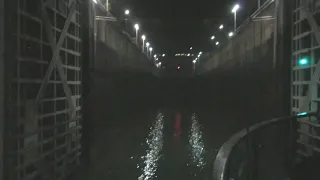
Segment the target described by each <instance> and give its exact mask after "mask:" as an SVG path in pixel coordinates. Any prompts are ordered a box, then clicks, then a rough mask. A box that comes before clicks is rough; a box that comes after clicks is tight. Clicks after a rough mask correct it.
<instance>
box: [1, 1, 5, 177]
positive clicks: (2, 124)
mask: <svg viewBox="0 0 320 180" xmlns="http://www.w3.org/2000/svg"><path fill="white" fill-rule="evenodd" d="M4 13H5V11H4V0H0V180H3V166H4V162H3V158H4V156H3V150H4V148H3V146H4V142H3V141H4V121H5V115H4V112H5V102H4V97H5V91H4V89H5V81H4V79H5V78H4V76H5V68H4V65H5V64H4V47H5V46H4V42H5V40H4V37H5V36H4V26H5V23H4V17H5V15H4Z"/></svg>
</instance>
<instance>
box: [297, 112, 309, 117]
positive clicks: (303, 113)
mask: <svg viewBox="0 0 320 180" xmlns="http://www.w3.org/2000/svg"><path fill="white" fill-rule="evenodd" d="M307 114H308V113H307V112H301V113H298V114H297V116H305V115H307Z"/></svg>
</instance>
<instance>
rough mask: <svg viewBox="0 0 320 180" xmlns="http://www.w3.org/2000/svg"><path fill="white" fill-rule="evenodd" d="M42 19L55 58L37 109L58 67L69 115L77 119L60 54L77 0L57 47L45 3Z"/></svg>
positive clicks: (73, 1)
mask: <svg viewBox="0 0 320 180" xmlns="http://www.w3.org/2000/svg"><path fill="white" fill-rule="evenodd" d="M41 9H42V18H43V22H44V23H45V29H46V32H47V36H48V40H49V42H50V46H51V49H52V50H53V56H52V59H51V62H50V65H49V67H48V71H47V72H46V75H45V77H44V79H43V82H42V84H41V87H40V89H39V92H38V94H37V98H36V102H35V106H36V107H35V109H37V107H38V106H39V101H40V98H41V96H42V94H43V92H44V90H45V88H46V86H47V84H48V81H49V79H50V77H51V74H52V72H53V69H54V67H57V69H58V73H59V75H60V78H61V81H62V84H63V89H64V92H65V94H66V97H67V100H68V103H69V106H70V111H69V115H70V118H74V117H75V112H76V111H75V104H74V102H73V100H72V94H71V91H70V88H69V86H68V84H67V80H66V76H65V75H64V71H63V68H62V63H61V60H60V58H59V54H60V50H61V46H62V43H63V42H64V39H65V37H66V35H67V32H68V29H69V26H70V23H71V18H72V16H73V15H74V13H75V10H76V1H75V0H72V4H71V8H70V12H69V15H68V18H67V20H66V22H65V24H64V27H63V30H62V33H61V35H60V38H59V41H58V43H57V45H56V44H55V40H54V37H53V35H52V25H51V24H50V21H49V18H48V15H47V13H46V9H45V5H44V3H42V7H41Z"/></svg>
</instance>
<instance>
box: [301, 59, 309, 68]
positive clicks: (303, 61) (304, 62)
mask: <svg viewBox="0 0 320 180" xmlns="http://www.w3.org/2000/svg"><path fill="white" fill-rule="evenodd" d="M298 64H299V65H300V66H303V65H307V64H309V60H308V59H307V58H302V59H300V60H299V61H298Z"/></svg>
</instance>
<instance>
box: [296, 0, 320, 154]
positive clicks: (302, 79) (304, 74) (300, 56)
mask: <svg viewBox="0 0 320 180" xmlns="http://www.w3.org/2000/svg"><path fill="white" fill-rule="evenodd" d="M293 2H294V3H293V6H294V7H293V13H292V15H293V17H292V20H293V22H292V26H293V27H292V28H293V31H292V63H291V64H292V66H291V70H292V87H291V89H292V92H291V93H292V99H291V100H292V102H291V107H292V108H291V109H292V113H293V114H299V113H300V114H301V113H302V114H303V112H310V111H311V112H316V111H318V109H319V108H320V106H319V105H320V82H319V78H320V61H319V59H320V31H319V24H320V21H319V20H320V0H294V1H293ZM319 128H320V124H319V122H318V120H317V119H316V118H314V119H312V120H311V121H310V120H309V121H307V122H306V123H304V124H302V125H300V129H299V130H298V131H299V132H300V134H301V135H300V140H299V143H300V144H302V145H303V149H304V150H303V151H300V152H301V153H300V154H303V155H306V156H309V155H313V154H314V153H320V150H319V148H320V146H319V145H320V144H319V138H320V129H319Z"/></svg>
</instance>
